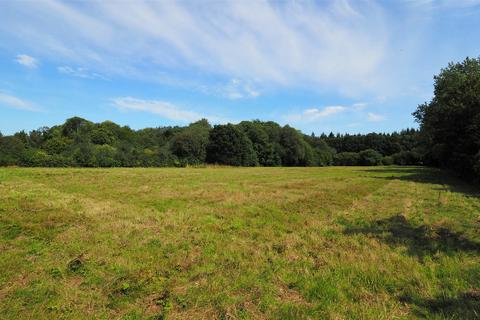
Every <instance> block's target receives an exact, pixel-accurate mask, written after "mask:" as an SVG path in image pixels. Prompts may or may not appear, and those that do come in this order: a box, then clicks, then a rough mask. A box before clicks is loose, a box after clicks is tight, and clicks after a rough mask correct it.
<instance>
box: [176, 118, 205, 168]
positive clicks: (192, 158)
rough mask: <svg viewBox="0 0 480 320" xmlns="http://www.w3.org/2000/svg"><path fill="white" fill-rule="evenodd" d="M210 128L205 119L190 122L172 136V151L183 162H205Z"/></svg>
mask: <svg viewBox="0 0 480 320" xmlns="http://www.w3.org/2000/svg"><path fill="white" fill-rule="evenodd" d="M210 129H211V127H210V124H209V123H208V121H207V120H205V119H203V120H200V121H197V122H195V123H192V124H190V125H189V126H188V127H187V128H185V129H183V130H182V131H180V132H179V133H177V134H175V135H174V136H173V138H172V141H171V151H172V153H173V154H174V155H175V156H177V157H178V158H179V159H180V161H181V162H183V163H185V164H202V163H205V159H206V156H207V144H208V135H209V132H210Z"/></svg>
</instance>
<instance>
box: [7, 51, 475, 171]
mask: <svg viewBox="0 0 480 320" xmlns="http://www.w3.org/2000/svg"><path fill="white" fill-rule="evenodd" d="M413 115H414V117H415V119H416V120H417V121H418V123H419V124H420V130H416V129H407V130H404V131H401V132H393V133H380V134H379V133H370V134H356V135H350V134H336V135H335V134H333V133H329V134H322V135H320V136H315V135H314V134H311V135H306V134H303V133H301V132H300V131H299V130H296V129H294V128H292V127H290V126H288V125H286V126H283V127H282V126H280V125H279V124H277V123H275V122H272V121H268V122H263V121H259V120H255V121H243V122H240V123H239V124H226V125H215V126H213V127H212V126H211V125H210V124H209V123H208V121H207V120H204V119H203V120H200V121H197V122H194V123H192V124H190V125H189V126H186V127H177V126H176V127H159V128H147V129H142V130H132V129H131V128H129V127H127V126H119V125H117V124H115V123H113V122H110V121H105V122H102V123H93V122H90V121H88V120H85V119H82V118H79V117H74V118H70V119H68V120H66V122H65V123H64V124H62V125H58V126H54V127H51V128H47V127H44V128H40V129H38V130H33V131H31V132H29V133H26V132H24V131H21V132H18V133H16V134H14V135H12V136H1V134H0V165H3V166H9V165H19V166H47V167H66V166H79V167H120V166H121V167H162V166H188V165H204V164H220V165H232V166H328V165H367V166H369V165H380V164H384V165H390V164H398V165H418V164H427V165H435V166H441V167H446V168H449V169H453V170H455V171H457V172H459V173H461V174H463V175H468V176H477V177H478V176H480V59H469V58H467V59H466V60H465V61H463V62H461V63H456V64H453V63H452V64H450V65H449V66H448V67H447V68H446V69H443V70H442V71H441V73H440V74H439V75H438V76H435V91H434V98H433V99H432V101H430V102H428V103H425V104H422V105H420V106H419V107H418V109H417V111H416V112H415V113H414V114H413Z"/></svg>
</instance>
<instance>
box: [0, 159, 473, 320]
mask: <svg viewBox="0 0 480 320" xmlns="http://www.w3.org/2000/svg"><path fill="white" fill-rule="evenodd" d="M479 227H480V197H479V194H478V193H477V190H476V189H475V187H474V186H471V185H468V184H465V183H462V182H461V181H459V180H456V179H455V178H453V177H451V176H449V175H448V174H446V173H445V172H441V171H438V170H434V169H428V168H420V167H403V168H401V167H378V168H360V167H350V168H340V167H330V168H198V169H173V168H169V169H22V168H4V169H0V318H2V319H30V318H31V319H167V318H168V319H414V318H428V319H475V318H477V319H478V318H479V317H480V256H479V251H480V228H479Z"/></svg>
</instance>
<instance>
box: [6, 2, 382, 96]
mask: <svg viewBox="0 0 480 320" xmlns="http://www.w3.org/2000/svg"><path fill="white" fill-rule="evenodd" d="M6 5H7V6H12V7H14V10H15V12H16V14H15V15H7V14H2V13H0V19H2V24H1V25H0V31H1V32H3V33H6V34H9V35H10V36H11V37H17V38H18V39H20V40H21V41H22V43H25V45H30V46H31V47H32V48H35V50H37V51H38V52H42V53H43V54H44V55H46V56H48V57H49V58H52V57H55V58H56V59H61V60H62V61H68V63H72V64H76V65H87V66H89V68H90V69H91V70H96V72H98V73H107V74H117V75H124V76H130V77H131V76H134V77H142V76H143V77H145V78H154V77H155V76H154V74H155V73H159V72H168V73H173V74H175V76H178V77H180V78H181V79H183V80H188V79H189V77H190V76H191V74H192V72H184V71H185V70H189V71H193V72H194V73H195V74H199V75H206V76H207V78H208V77H209V76H210V75H214V76H215V77H218V76H219V77H224V79H231V78H239V79H245V80H248V81H258V82H260V83H266V84H270V85H273V86H303V87H309V88H321V89H322V90H333V91H339V92H342V93H348V94H350V93H353V92H364V91H372V90H378V88H377V87H378V86H379V85H383V84H384V83H385V81H384V80H385V79H384V78H385V76H388V75H389V74H391V73H390V72H386V71H385V70H386V69H385V68H384V66H385V64H386V63H387V59H386V54H387V53H388V50H389V48H388V41H389V28H388V26H387V24H386V18H385V16H386V15H385V14H384V12H383V8H381V6H379V5H377V4H375V3H373V2H370V1H369V2H362V3H361V4H359V3H357V2H353V1H348V0H343V1H331V2H321V3H317V2H314V1H312V2H310V1H306V2H294V1H291V2H290V1H287V2H283V1H281V2H268V1H225V2H215V3H214V4H212V5H199V4H196V3H194V2H191V1H187V2H183V1H179V2H174V1H161V2H155V1H154V2H152V1H135V2H129V1H124V2H111V1H91V2H82V3H81V4H80V3H76V2H61V1H58V0H39V1H35V2H32V3H29V5H28V6H22V5H17V4H16V3H15V2H10V3H8V2H7V3H6ZM3 11H4V12H9V10H3ZM59 26H61V27H59ZM11 30H15V33H13V32H12V31H11ZM1 32H0V33H1ZM178 70H181V72H176V71H178ZM388 71H390V70H388ZM248 81H247V83H248ZM201 82H202V81H201ZM256 94H258V91H257V90H255V88H250V89H249V88H244V89H243V90H242V91H241V92H236V91H233V92H232V93H230V94H229V95H227V97H230V98H232V99H236V98H240V97H248V96H255V95H256Z"/></svg>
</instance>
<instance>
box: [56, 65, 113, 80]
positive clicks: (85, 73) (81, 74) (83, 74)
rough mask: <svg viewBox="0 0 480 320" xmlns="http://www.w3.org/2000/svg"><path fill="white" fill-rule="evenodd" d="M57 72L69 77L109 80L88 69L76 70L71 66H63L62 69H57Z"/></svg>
mask: <svg viewBox="0 0 480 320" xmlns="http://www.w3.org/2000/svg"><path fill="white" fill-rule="evenodd" d="M57 71H58V72H59V73H61V74H65V75H69V76H72V77H78V78H83V79H103V80H106V79H107V78H106V77H104V76H102V75H101V74H98V73H95V72H91V71H89V70H88V69H87V68H81V67H76V68H75V67H70V66H61V67H57Z"/></svg>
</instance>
